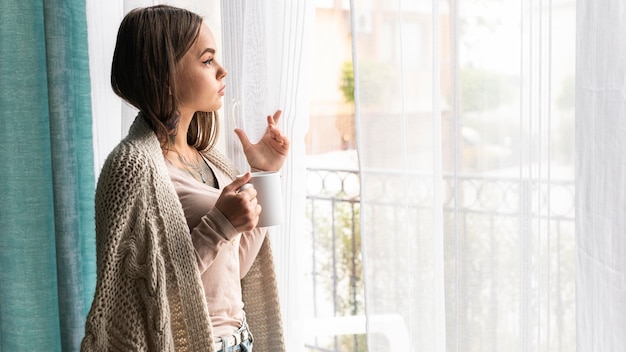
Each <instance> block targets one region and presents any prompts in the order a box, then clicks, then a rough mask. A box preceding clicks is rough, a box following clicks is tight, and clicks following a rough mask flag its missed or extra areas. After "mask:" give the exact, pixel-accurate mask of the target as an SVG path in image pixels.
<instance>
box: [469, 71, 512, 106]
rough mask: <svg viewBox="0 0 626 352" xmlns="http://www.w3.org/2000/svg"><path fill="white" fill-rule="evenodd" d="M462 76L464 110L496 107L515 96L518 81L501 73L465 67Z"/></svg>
mask: <svg viewBox="0 0 626 352" xmlns="http://www.w3.org/2000/svg"><path fill="white" fill-rule="evenodd" d="M460 76H461V110H462V111H463V112H472V111H482V110H490V109H494V108H497V107H498V106H500V105H503V103H506V102H509V101H511V100H512V98H513V96H514V93H515V84H516V83H515V82H513V81H512V79H511V78H509V77H507V76H505V75H502V74H500V73H496V72H493V71H488V70H482V69H476V68H472V67H464V68H462V69H461V75H460Z"/></svg>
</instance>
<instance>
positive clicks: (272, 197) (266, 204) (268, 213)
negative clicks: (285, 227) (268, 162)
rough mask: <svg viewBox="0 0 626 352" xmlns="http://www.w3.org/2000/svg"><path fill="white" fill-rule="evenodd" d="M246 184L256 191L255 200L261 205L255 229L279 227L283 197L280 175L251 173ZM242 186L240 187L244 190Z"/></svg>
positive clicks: (277, 173) (281, 220) (269, 172)
mask: <svg viewBox="0 0 626 352" xmlns="http://www.w3.org/2000/svg"><path fill="white" fill-rule="evenodd" d="M251 175H252V177H251V178H250V180H249V181H248V184H252V186H253V187H254V189H256V192H257V193H256V199H257V202H258V203H259V204H260V205H261V214H260V215H259V223H258V224H257V225H256V226H257V227H268V226H276V225H280V224H282V222H283V213H284V211H283V196H282V190H281V189H282V186H281V183H280V173H279V172H276V171H259V172H252V173H251ZM246 186H247V184H246V185H244V186H243V187H242V189H243V188H245V187H246Z"/></svg>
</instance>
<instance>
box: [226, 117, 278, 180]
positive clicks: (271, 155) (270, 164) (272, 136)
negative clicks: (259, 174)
mask: <svg viewBox="0 0 626 352" xmlns="http://www.w3.org/2000/svg"><path fill="white" fill-rule="evenodd" d="M281 113H282V111H280V110H276V112H275V113H274V116H271V115H268V116H267V128H266V129H265V134H264V135H263V137H262V138H261V140H260V141H259V142H258V143H256V144H252V143H250V140H249V139H248V135H246V132H244V131H243V130H242V129H239V128H236V129H235V133H236V134H237V137H239V140H240V141H241V146H242V147H243V152H244V154H245V155H246V159H248V164H250V166H251V167H252V168H253V169H257V170H263V171H278V170H280V168H281V167H282V166H283V163H284V162H285V159H286V158H287V153H288V152H289V138H287V136H285V135H284V134H282V133H281V132H280V129H278V127H276V124H277V123H278V119H280V115H281Z"/></svg>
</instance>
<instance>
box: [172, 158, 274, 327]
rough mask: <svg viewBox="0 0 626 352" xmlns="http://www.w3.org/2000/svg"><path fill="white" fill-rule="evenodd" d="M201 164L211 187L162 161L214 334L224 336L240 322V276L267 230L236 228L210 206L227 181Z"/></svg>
mask: <svg viewBox="0 0 626 352" xmlns="http://www.w3.org/2000/svg"><path fill="white" fill-rule="evenodd" d="M205 162H207V165H209V167H210V168H211V170H212V171H213V173H214V175H215V178H216V181H217V185H216V187H215V188H214V187H211V186H209V185H207V184H203V183H200V182H198V181H196V180H195V179H194V178H193V177H192V176H191V175H190V174H189V173H188V172H187V171H185V170H181V169H179V168H177V167H176V166H174V165H173V164H172V163H171V162H169V161H167V160H166V165H167V168H168V171H169V173H170V178H171V180H172V184H173V185H174V189H176V193H177V194H178V198H179V199H180V202H181V204H182V207H183V211H184V213H185V217H186V219H187V225H188V226H189V228H190V229H191V239H192V242H193V246H194V249H195V252H196V260H197V262H198V268H199V270H200V276H201V278H202V285H203V287H204V295H205V297H206V301H207V305H208V307H209V311H210V312H211V325H213V334H214V335H215V336H225V335H230V334H232V333H233V332H235V331H236V330H237V329H238V328H239V327H240V326H241V322H242V321H243V318H244V315H245V313H244V304H243V301H242V297H241V282H240V280H241V279H243V278H244V277H245V275H246V274H247V273H248V270H250V267H251V266H252V263H253V261H254V259H255V258H256V255H257V253H258V252H259V250H260V249H261V245H262V244H263V240H264V238H265V234H266V233H267V229H265V228H257V229H254V230H253V231H250V232H244V233H243V234H242V233H238V232H237V230H236V229H235V228H234V227H233V226H232V225H231V224H230V222H228V220H227V219H226V218H225V217H224V215H222V213H221V212H220V211H219V210H218V209H216V208H215V203H216V201H217V199H218V197H219V196H220V192H221V189H222V188H224V186H226V185H228V184H229V183H231V182H232V179H231V178H230V177H229V176H228V175H227V174H226V173H225V172H224V171H222V170H221V169H220V168H218V167H217V166H216V165H215V164H213V163H212V162H210V161H209V160H207V159H205ZM253 333H254V331H253Z"/></svg>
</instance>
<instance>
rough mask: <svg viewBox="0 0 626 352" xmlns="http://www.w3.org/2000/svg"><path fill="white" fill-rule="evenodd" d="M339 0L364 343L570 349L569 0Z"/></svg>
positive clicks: (572, 11) (382, 347) (572, 7)
mask: <svg viewBox="0 0 626 352" xmlns="http://www.w3.org/2000/svg"><path fill="white" fill-rule="evenodd" d="M352 5H353V7H352V9H351V11H352V13H353V18H354V20H353V36H354V37H353V43H354V44H353V45H354V48H353V64H354V70H355V74H354V76H355V103H356V111H357V113H356V127H357V138H358V154H359V160H360V172H361V176H360V181H361V211H362V215H361V236H362V249H363V266H364V269H363V270H364V276H365V295H366V312H367V327H368V329H367V330H368V348H369V350H371V351H390V350H396V349H397V348H400V349H402V350H404V349H406V350H411V351H446V350H447V351H536V350H551V351H572V350H574V348H575V345H574V344H575V340H576V338H575V335H576V327H575V325H574V323H573V322H574V321H575V316H576V305H575V300H576V297H575V286H574V281H575V280H574V279H575V276H574V267H575V255H576V252H575V245H576V238H575V233H574V167H573V165H574V144H573V140H572V137H571V136H572V135H573V127H574V124H573V121H574V119H573V117H574V114H573V111H574V109H573V108H574V106H573V91H574V90H573V87H574V72H575V70H574V68H575V66H574V57H575V47H576V46H575V33H576V30H575V18H576V2H575V1H573V0H571V1H565V0H564V1H558V2H557V1H552V2H550V1H519V2H514V3H511V2H491V1H481V0H472V1H444V0H442V1H430V2H415V1H408V0H406V1H405V0H399V1H393V2H388V1H377V0H371V1H363V2H360V1H358V2H357V1H353V2H352ZM392 322H393V324H394V325H393V326H394V328H393V329H389V328H388V327H387V325H389V324H392ZM394 336H395V337H394ZM397 336H400V337H401V340H398V338H396V337H397ZM398 341H401V342H398ZM394 346H397V347H394Z"/></svg>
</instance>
